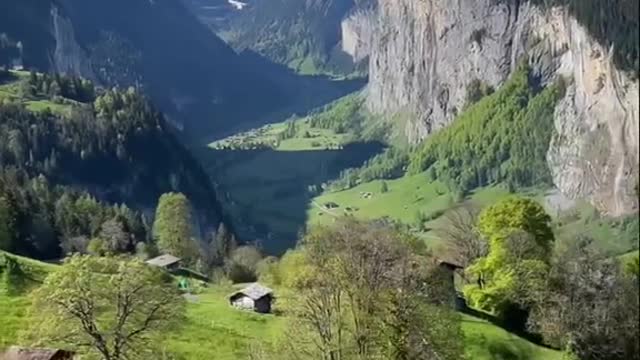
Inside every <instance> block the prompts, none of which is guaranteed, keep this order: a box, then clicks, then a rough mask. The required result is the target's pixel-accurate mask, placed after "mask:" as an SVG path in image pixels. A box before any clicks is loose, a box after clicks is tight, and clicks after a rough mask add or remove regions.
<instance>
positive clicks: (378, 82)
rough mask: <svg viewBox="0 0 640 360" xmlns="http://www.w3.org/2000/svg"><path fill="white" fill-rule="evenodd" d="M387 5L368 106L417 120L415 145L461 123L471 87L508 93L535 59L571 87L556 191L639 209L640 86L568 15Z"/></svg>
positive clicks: (409, 0)
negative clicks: (505, 88)
mask: <svg viewBox="0 0 640 360" xmlns="http://www.w3.org/2000/svg"><path fill="white" fill-rule="evenodd" d="M378 5H379V6H378V14H377V18H376V20H375V21H376V22H375V31H374V32H373V39H372V45H371V49H370V54H371V55H370V64H369V67H370V85H369V89H368V100H367V105H368V107H369V109H370V110H372V111H373V112H377V113H398V112H406V113H408V114H411V115H412V116H411V118H412V120H411V121H409V122H408V124H407V125H406V128H405V129H404V130H405V134H406V136H407V138H408V139H409V141H410V142H413V143H416V142H419V141H420V140H422V139H424V138H425V137H427V136H428V135H429V134H431V133H432V132H433V131H435V130H437V129H439V128H442V127H444V126H446V125H448V124H449V123H451V121H453V119H454V118H455V115H456V114H457V113H458V112H459V111H460V109H461V108H462V107H463V106H464V105H465V103H466V98H467V86H468V85H469V83H470V82H471V81H475V80H478V81H481V82H482V83H484V84H486V85H489V86H492V87H498V86H500V85H501V84H502V82H503V81H504V80H505V79H506V78H507V77H508V76H509V75H510V74H511V72H512V71H513V70H514V69H515V67H516V66H517V64H518V63H519V62H520V61H522V60H523V59H527V60H528V61H529V63H530V64H531V65H532V67H533V69H534V72H535V73H536V75H538V78H539V80H540V81H541V83H543V84H544V83H547V82H549V81H553V80H555V79H556V78H557V77H558V76H560V75H562V76H563V77H565V78H566V79H568V81H569V86H568V89H567V92H566V96H565V98H564V99H562V100H561V101H560V102H559V104H558V105H557V108H556V111H555V128H556V129H555V130H556V133H555V135H554V137H553V139H552V141H551V144H550V147H549V153H548V163H549V167H550V169H551V172H552V174H553V178H554V183H555V185H556V186H557V187H558V188H559V189H560V190H561V191H562V192H563V193H564V194H565V195H567V196H569V197H572V198H584V197H586V198H588V199H590V200H591V201H592V202H593V203H594V204H595V205H597V206H598V207H599V208H600V209H602V210H604V211H606V212H607V213H609V214H611V215H621V214H625V213H630V212H633V211H637V209H638V200H637V197H636V195H635V193H634V189H633V188H634V187H635V185H636V183H637V174H638V142H639V141H638V138H639V136H638V81H637V79H636V80H632V78H631V77H630V76H629V75H628V74H627V73H624V72H622V71H619V70H617V69H616V68H615V66H614V65H613V61H612V55H611V54H612V51H611V49H608V48H605V47H603V46H602V45H601V44H600V43H598V42H597V41H595V40H594V39H593V38H592V37H591V36H590V34H589V32H588V31H587V30H586V29H585V28H584V27H583V26H582V25H581V24H579V23H578V22H577V21H576V20H575V19H574V18H572V17H571V16H569V15H568V13H567V11H566V10H565V9H563V8H553V9H549V10H542V9H540V8H538V7H537V6H533V5H531V4H530V3H529V2H526V1H513V2H500V3H498V2H496V1H494V0H473V1H471V0H437V1H436V0H379V4H378Z"/></svg>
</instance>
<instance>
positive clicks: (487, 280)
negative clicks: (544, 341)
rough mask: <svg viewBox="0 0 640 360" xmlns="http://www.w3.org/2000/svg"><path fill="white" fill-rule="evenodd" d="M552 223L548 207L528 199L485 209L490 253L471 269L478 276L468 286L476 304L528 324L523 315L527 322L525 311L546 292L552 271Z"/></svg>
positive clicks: (485, 233)
mask: <svg viewBox="0 0 640 360" xmlns="http://www.w3.org/2000/svg"><path fill="white" fill-rule="evenodd" d="M550 223H551V218H550V217H549V215H547V214H546V213H545V211H544V208H543V207H542V206H541V205H540V204H538V203H537V202H535V201H533V200H531V199H526V198H519V197H511V198H508V199H506V200H503V201H501V202H499V203H497V204H495V205H492V206H489V207H488V208H486V209H485V210H483V211H482V213H481V214H480V217H479V220H478V224H479V226H478V228H479V231H480V234H481V236H483V237H484V238H485V239H487V241H488V244H489V251H488V253H487V255H486V256H484V257H481V258H479V259H478V260H476V261H475V262H474V263H473V264H472V265H471V266H470V267H469V268H468V269H467V271H468V273H469V274H470V275H471V276H473V277H474V278H475V279H477V282H476V283H475V284H470V285H467V286H466V287H465V295H466V296H467V298H468V300H469V301H470V303H471V304H472V305H473V306H475V307H478V308H481V309H485V310H489V311H492V312H495V313H496V314H497V315H499V316H501V317H502V318H503V319H507V318H511V320H512V321H514V322H515V323H518V324H517V325H514V326H516V327H520V328H521V327H523V326H524V324H523V323H522V322H519V321H518V319H520V320H521V321H525V320H526V314H525V313H524V312H523V311H525V310H526V309H528V307H529V306H530V303H531V301H532V299H531V296H532V294H535V293H537V292H539V291H542V290H543V287H544V281H545V279H546V275H547V272H548V264H549V261H550V257H551V247H552V244H553V241H554V235H553V232H552V230H551V226H550ZM514 312H515V313H516V314H514ZM518 314H519V315H518Z"/></svg>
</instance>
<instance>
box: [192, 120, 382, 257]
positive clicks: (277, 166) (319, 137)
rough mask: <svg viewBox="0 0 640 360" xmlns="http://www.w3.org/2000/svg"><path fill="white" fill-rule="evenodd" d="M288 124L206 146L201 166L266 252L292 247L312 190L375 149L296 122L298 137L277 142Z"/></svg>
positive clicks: (246, 231) (241, 230)
mask: <svg viewBox="0 0 640 360" xmlns="http://www.w3.org/2000/svg"><path fill="white" fill-rule="evenodd" d="M289 124H290V122H285V123H280V124H274V125H267V126H264V127H262V128H259V129H255V130H252V131H248V132H245V133H241V134H238V135H234V136H232V137H229V138H226V139H222V140H220V141H216V142H214V143H211V144H210V145H209V150H208V151H207V152H206V153H201V156H200V158H201V161H202V162H203V164H204V166H205V168H206V169H208V170H209V172H210V173H212V174H215V177H216V181H217V183H218V185H219V189H220V190H221V192H222V193H223V194H225V198H226V199H225V208H226V209H227V210H229V211H230V212H231V215H232V217H233V218H234V220H235V221H236V224H238V225H239V226H238V232H239V233H240V234H241V235H242V236H243V237H245V238H263V239H264V238H265V237H266V239H267V240H268V241H265V242H264V243H263V244H264V245H265V246H266V247H267V250H268V251H269V252H273V253H281V252H283V251H284V250H286V249H287V248H290V247H292V246H293V245H294V244H295V239H296V237H297V234H298V232H299V230H300V229H301V228H302V227H303V226H304V225H305V224H306V220H307V218H306V216H307V205H308V204H309V201H310V199H311V196H312V192H313V189H314V188H315V189H320V188H321V186H322V185H323V184H324V183H326V182H327V181H330V180H332V179H334V178H336V177H338V176H339V173H340V171H341V170H343V169H345V168H347V167H352V166H358V165H360V164H361V163H363V162H364V161H365V160H366V159H368V158H369V157H370V156H371V153H373V152H375V151H377V148H379V146H376V145H367V144H352V145H346V143H348V142H349V139H350V137H351V134H349V133H344V134H337V133H335V132H333V131H332V130H329V129H322V128H314V127H311V125H310V124H309V122H308V119H299V120H296V121H295V128H296V132H295V134H294V135H293V136H289V137H287V138H286V139H282V138H279V134H281V133H283V132H284V131H285V130H286V129H287V127H288V126H289Z"/></svg>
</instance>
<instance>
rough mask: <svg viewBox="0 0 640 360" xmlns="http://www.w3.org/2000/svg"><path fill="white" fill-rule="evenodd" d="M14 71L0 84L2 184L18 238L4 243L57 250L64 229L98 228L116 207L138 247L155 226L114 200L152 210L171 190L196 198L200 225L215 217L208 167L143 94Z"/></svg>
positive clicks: (38, 252)
mask: <svg viewBox="0 0 640 360" xmlns="http://www.w3.org/2000/svg"><path fill="white" fill-rule="evenodd" d="M9 76H11V77H14V78H13V80H9V83H8V84H5V85H1V86H0V166H1V174H2V176H1V179H2V181H0V184H1V186H0V188H1V190H2V191H1V193H2V197H1V198H2V199H3V201H4V202H5V205H7V206H9V210H8V211H9V214H13V215H11V216H9V217H8V218H7V219H13V220H10V222H11V225H10V226H11V227H15V228H16V229H17V230H16V233H17V235H16V236H17V238H16V239H14V240H16V242H15V243H14V244H13V245H10V246H8V247H6V248H5V249H13V250H16V251H19V252H21V253H27V254H31V255H32V256H38V257H55V256H58V255H59V254H60V250H61V249H60V247H59V245H60V244H61V242H62V240H63V239H64V240H66V241H69V239H73V238H75V237H78V236H84V237H88V238H90V237H92V236H95V235H96V234H97V233H98V232H99V231H100V228H101V226H102V225H103V224H104V222H105V221H106V220H109V219H112V218H114V217H117V218H118V219H122V221H121V226H123V227H125V228H126V229H128V231H130V232H131V233H132V234H136V236H135V238H136V240H135V241H133V242H132V243H131V244H128V245H124V246H125V247H129V250H131V249H132V247H133V246H134V245H135V242H137V241H144V240H146V239H147V235H148V234H146V231H147V230H148V226H146V228H145V225H143V223H142V222H143V220H142V217H141V214H140V213H138V212H136V211H132V210H129V209H128V208H127V207H125V206H124V205H123V206H112V205H108V204H125V203H126V204H128V205H129V206H130V207H131V208H134V209H139V210H144V211H146V212H147V213H148V212H149V211H153V209H154V207H155V204H156V202H157V200H158V198H159V196H160V195H161V194H163V193H165V192H169V191H181V192H183V193H185V194H187V195H188V196H189V197H190V198H191V199H193V204H194V207H195V209H196V213H197V217H196V221H197V223H198V224H199V225H200V226H201V227H202V229H205V228H215V227H217V226H218V223H219V222H220V220H221V216H222V215H221V210H220V208H219V205H218V203H217V199H216V196H215V192H214V191H213V189H212V185H211V183H210V180H209V178H208V176H207V175H206V174H205V173H204V172H203V170H202V169H201V168H200V165H199V164H198V163H197V162H196V161H195V160H194V158H193V157H192V156H191V155H190V154H189V152H188V151H187V150H186V149H185V147H184V146H183V145H182V144H181V143H180V142H179V141H178V140H177V138H176V137H175V135H174V134H173V132H172V130H171V128H170V126H169V125H168V124H167V123H166V121H165V119H164V116H163V115H162V114H161V113H159V112H158V111H157V110H156V109H155V108H154V107H153V106H152V105H151V104H150V103H149V102H148V100H147V99H145V97H144V96H143V95H141V94H140V93H138V92H137V91H135V90H134V89H129V90H126V91H122V90H117V89H114V90H106V91H102V90H97V89H96V88H94V86H93V84H92V83H90V82H88V81H86V80H79V79H77V78H67V77H61V76H57V75H56V76H49V75H38V74H36V73H31V74H30V75H28V74H19V75H16V73H11V74H10V75H9ZM18 76H19V77H20V78H21V79H18ZM5 81H6V80H5ZM81 209H82V210H81ZM68 216H71V218H68ZM62 245H63V247H68V248H73V246H74V245H73V244H65V243H64V242H62ZM85 246H86V244H85ZM67 250H68V249H67Z"/></svg>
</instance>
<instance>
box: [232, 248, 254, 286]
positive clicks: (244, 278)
mask: <svg viewBox="0 0 640 360" xmlns="http://www.w3.org/2000/svg"><path fill="white" fill-rule="evenodd" d="M260 260H262V254H261V253H260V251H259V250H258V249H257V248H256V247H254V246H241V247H239V248H237V249H235V250H234V251H233V252H232V253H231V257H230V259H229V261H227V263H226V264H225V268H226V273H227V276H228V277H229V279H230V280H231V281H233V282H234V283H245V282H254V281H256V280H257V279H258V263H259V262H260Z"/></svg>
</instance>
